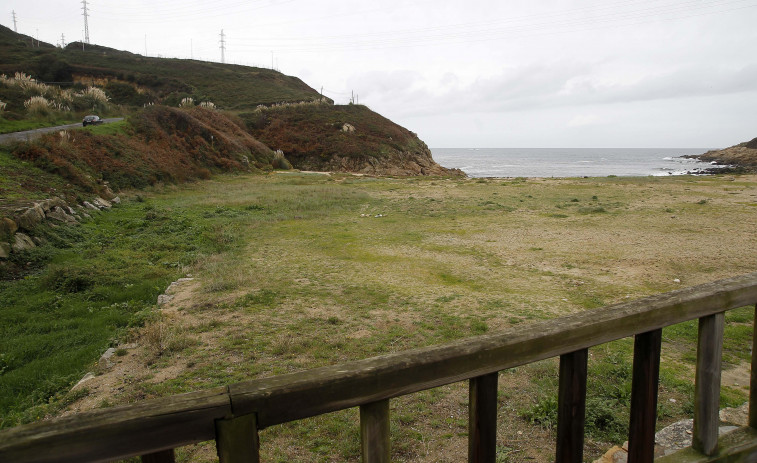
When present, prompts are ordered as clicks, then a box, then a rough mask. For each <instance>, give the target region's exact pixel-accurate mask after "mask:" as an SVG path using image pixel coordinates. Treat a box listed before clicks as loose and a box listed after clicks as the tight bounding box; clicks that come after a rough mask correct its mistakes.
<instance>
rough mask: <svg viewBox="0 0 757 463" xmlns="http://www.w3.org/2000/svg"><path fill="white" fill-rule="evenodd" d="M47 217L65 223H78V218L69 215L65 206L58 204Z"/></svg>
mask: <svg viewBox="0 0 757 463" xmlns="http://www.w3.org/2000/svg"><path fill="white" fill-rule="evenodd" d="M47 218H49V219H52V220H57V221H58V222H63V223H71V224H73V223H76V219H75V218H73V217H72V216H70V215H68V214H67V213H66V211H64V210H63V208H61V207H58V206H56V207H55V209H53V210H52V211H50V212H48V213H47Z"/></svg>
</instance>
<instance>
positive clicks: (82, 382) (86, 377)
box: [71, 371, 95, 391]
mask: <svg viewBox="0 0 757 463" xmlns="http://www.w3.org/2000/svg"><path fill="white" fill-rule="evenodd" d="M94 377H95V374H94V373H92V372H91V371H90V372H89V373H87V374H86V375H84V377H83V378H82V379H80V380H79V382H78V383H76V385H75V386H74V387H72V388H71V390H72V391H75V390H77V389H80V388H81V387H82V386H83V385H84V383H86V382H87V381H89V380H90V379H92V378H94Z"/></svg>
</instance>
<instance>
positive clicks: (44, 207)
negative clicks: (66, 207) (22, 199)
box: [34, 199, 52, 213]
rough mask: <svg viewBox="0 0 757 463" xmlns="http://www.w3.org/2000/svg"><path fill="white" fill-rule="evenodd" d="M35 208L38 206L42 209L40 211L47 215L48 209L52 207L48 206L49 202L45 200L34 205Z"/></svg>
mask: <svg viewBox="0 0 757 463" xmlns="http://www.w3.org/2000/svg"><path fill="white" fill-rule="evenodd" d="M34 205H35V206H39V207H41V208H42V211H43V212H45V213H47V212H48V211H49V210H50V209H52V206H51V205H50V200H49V199H46V200H44V201H40V202H38V203H34Z"/></svg>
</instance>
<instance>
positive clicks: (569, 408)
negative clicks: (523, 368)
mask: <svg viewBox="0 0 757 463" xmlns="http://www.w3.org/2000/svg"><path fill="white" fill-rule="evenodd" d="M588 360H589V349H581V350H578V351H576V352H571V353H569V354H563V355H561V356H560V385H559V390H558V393H557V458H556V459H555V461H556V462H557V463H581V462H583V455H584V423H585V419H586V374H587V362H588Z"/></svg>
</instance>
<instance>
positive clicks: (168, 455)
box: [141, 449, 176, 463]
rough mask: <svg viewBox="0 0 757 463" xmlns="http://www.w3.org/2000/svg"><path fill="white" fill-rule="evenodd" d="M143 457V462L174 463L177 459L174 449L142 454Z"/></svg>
mask: <svg viewBox="0 0 757 463" xmlns="http://www.w3.org/2000/svg"><path fill="white" fill-rule="evenodd" d="M141 459H142V463H174V462H175V461H176V459H175V457H174V452H173V449H168V450H162V451H160V452H155V453H150V454H147V455H142V458H141Z"/></svg>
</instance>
